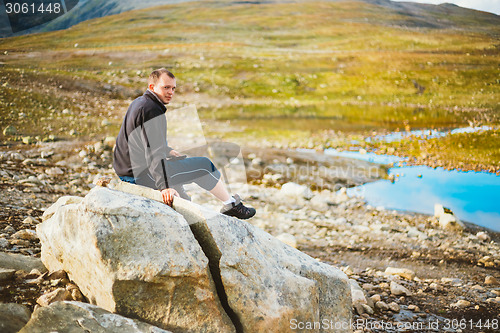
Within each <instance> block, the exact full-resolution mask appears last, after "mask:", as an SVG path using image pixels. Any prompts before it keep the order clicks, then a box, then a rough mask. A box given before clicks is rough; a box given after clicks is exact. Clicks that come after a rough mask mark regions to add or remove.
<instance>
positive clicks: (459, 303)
mask: <svg viewBox="0 0 500 333" xmlns="http://www.w3.org/2000/svg"><path fill="white" fill-rule="evenodd" d="M470 305H471V302H469V301H466V300H464V299H460V300H458V301H457V302H456V303H453V304H451V305H450V306H451V307H454V308H461V309H463V308H466V307H469V306H470Z"/></svg>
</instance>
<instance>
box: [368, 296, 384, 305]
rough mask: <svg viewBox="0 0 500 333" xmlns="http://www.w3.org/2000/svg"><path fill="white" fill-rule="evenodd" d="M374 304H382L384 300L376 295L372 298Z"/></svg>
mask: <svg viewBox="0 0 500 333" xmlns="http://www.w3.org/2000/svg"><path fill="white" fill-rule="evenodd" d="M370 298H371V299H372V301H373V302H374V303H377V302H380V301H381V300H382V297H380V295H379V294H375V295H373V296H372V297H370Z"/></svg>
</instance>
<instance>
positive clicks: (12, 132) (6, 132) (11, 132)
mask: <svg viewBox="0 0 500 333" xmlns="http://www.w3.org/2000/svg"><path fill="white" fill-rule="evenodd" d="M3 135H5V136H12V135H17V129H16V128H15V127H14V126H12V125H9V126H7V127H5V128H4V129H3Z"/></svg>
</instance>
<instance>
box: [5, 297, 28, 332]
mask: <svg viewBox="0 0 500 333" xmlns="http://www.w3.org/2000/svg"><path fill="white" fill-rule="evenodd" d="M30 317H31V311H30V310H29V309H28V308H27V307H26V306H24V305H21V304H16V303H0V332H2V333H17V332H19V330H20V329H21V328H23V327H24V325H26V323H27V322H28V321H29V320H30Z"/></svg>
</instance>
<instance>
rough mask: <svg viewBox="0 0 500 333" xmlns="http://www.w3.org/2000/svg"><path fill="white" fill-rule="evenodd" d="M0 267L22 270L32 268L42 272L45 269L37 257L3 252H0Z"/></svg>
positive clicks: (28, 270)
mask: <svg viewBox="0 0 500 333" xmlns="http://www.w3.org/2000/svg"><path fill="white" fill-rule="evenodd" d="M0 267H3V268H12V269H15V270H23V271H25V272H31V270H32V269H34V268H36V269H37V270H39V271H40V272H42V273H44V272H46V271H47V268H45V266H44V265H43V263H42V261H41V260H40V259H39V258H34V257H30V256H24V255H21V254H14V253H5V252H0Z"/></svg>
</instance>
